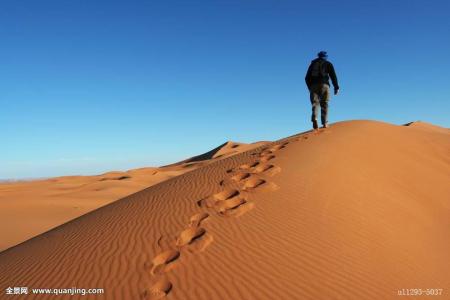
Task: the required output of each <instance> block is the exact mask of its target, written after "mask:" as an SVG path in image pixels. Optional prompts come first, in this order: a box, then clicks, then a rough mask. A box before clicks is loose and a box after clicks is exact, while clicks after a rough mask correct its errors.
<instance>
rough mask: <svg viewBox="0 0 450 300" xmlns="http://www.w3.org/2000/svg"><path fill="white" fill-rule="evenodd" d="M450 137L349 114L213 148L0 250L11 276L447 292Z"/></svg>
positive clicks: (388, 294)
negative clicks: (169, 174)
mask: <svg viewBox="0 0 450 300" xmlns="http://www.w3.org/2000/svg"><path fill="white" fill-rule="evenodd" d="M449 137H450V135H449V130H448V129H444V128H440V127H435V126H433V125H430V124H424V123H420V122H419V123H414V124H410V125H409V126H395V125H390V124H386V123H381V122H374V121H349V122H340V123H336V124H332V126H331V127H330V128H329V129H326V130H322V131H317V132H306V133H303V134H299V135H294V136H291V137H288V138H286V139H282V140H279V141H276V142H274V143H269V144H264V145H260V146H258V147H256V148H253V149H248V150H247V151H244V152H242V153H235V154H234V155H231V156H228V157H227V156H222V157H220V158H219V159H214V155H215V154H216V153H214V154H212V155H211V153H210V154H209V155H207V157H208V161H209V163H205V164H202V165H201V166H199V167H198V168H196V169H195V170H193V171H191V172H186V173H184V174H182V175H179V176H176V177H173V178H171V179H168V180H165V181H162V182H160V183H159V184H156V185H153V186H151V187H149V188H147V189H144V190H142V191H140V192H138V193H135V194H133V195H130V196H128V197H125V198H123V199H121V200H118V201H115V202H113V203H110V204H108V205H106V206H104V207H101V208H99V209H96V210H94V211H91V212H89V213H87V214H85V215H83V216H81V217H79V218H76V219H74V220H72V221H70V222H68V223H66V224H63V225H61V226H59V227H57V228H55V229H53V230H51V231H48V232H46V233H44V234H41V235H39V236H36V237H35V238H33V239H30V240H28V241H27V242H25V243H22V244H20V245H17V246H15V247H12V248H10V249H8V250H6V251H3V252H1V253H0V270H1V272H0V288H1V289H2V290H4V289H5V288H6V287H8V286H28V287H30V288H31V287H33V288H38V287H42V288H45V287H47V288H65V287H73V286H76V287H78V288H104V289H105V294H106V296H105V298H106V299H195V300H202V299H205V300H206V299H398V298H399V296H398V295H397V293H398V290H401V289H411V288H420V289H427V288H428V289H432V288H434V289H443V291H442V295H438V296H430V297H425V296H422V297H421V298H431V299H448V298H449V297H450V280H449V278H450V197H449V196H450V185H449V184H448V183H449V182H450V181H449V179H450V168H449V165H450V156H449V149H450V139H449ZM230 148H231V149H233V148H232V147H230ZM216 152H218V151H216ZM219 155H220V154H219ZM198 161H200V162H202V161H203V162H204V159H199V160H195V159H194V161H191V162H190V163H198ZM185 163H186V162H185ZM185 163H183V164H185ZM171 167H177V166H176V165H175V166H173V165H172V166H171ZM117 176H120V177H121V176H123V175H122V174H113V175H111V177H114V178H116V179H115V180H118V179H117ZM104 182H108V180H106V181H102V183H104ZM39 298H42V299H46V298H52V297H51V295H46V296H41V297H39ZM75 298H77V297H75ZM79 298H85V299H94V298H96V297H95V296H93V295H87V296H84V297H81V296H80V297H79ZM408 298H414V297H408Z"/></svg>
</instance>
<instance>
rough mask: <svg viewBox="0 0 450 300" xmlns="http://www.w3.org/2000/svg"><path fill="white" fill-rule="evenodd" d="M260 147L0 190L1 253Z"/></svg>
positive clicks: (238, 146)
mask: <svg viewBox="0 0 450 300" xmlns="http://www.w3.org/2000/svg"><path fill="white" fill-rule="evenodd" d="M262 144H264V142H258V143H254V144H243V143H234V142H230V141H229V142H226V143H224V144H222V145H220V146H218V147H217V148H215V149H212V150H211V151H209V152H207V153H204V154H202V155H199V156H195V157H191V158H189V159H186V160H183V161H181V162H178V163H175V164H172V165H170V166H163V167H159V168H140V169H134V170H129V171H126V172H117V171H113V172H108V173H105V174H101V175H97V176H64V177H55V178H48V179H45V180H32V181H19V182H8V183H2V184H0V251H2V250H5V249H7V248H9V247H12V246H14V245H17V244H19V243H21V242H23V241H25V240H27V239H29V238H32V237H34V236H36V235H38V234H41V233H43V232H45V231H47V230H50V229H52V228H54V227H56V226H58V225H61V224H63V223H65V222H67V221H70V220H72V219H74V218H76V217H79V216H81V215H84V214H85V213H87V212H89V211H92V210H94V209H97V208H99V207H101V206H104V205H106V204H108V203H111V202H113V201H115V200H118V199H120V198H122V197H125V196H127V195H130V194H133V193H135V192H137V191H140V190H142V189H144V188H147V187H149V186H152V185H154V184H157V183H159V182H162V181H164V180H167V179H169V178H172V177H175V176H178V175H180V174H183V173H185V172H188V171H191V170H194V169H196V168H198V167H200V166H202V165H204V164H208V163H209V162H212V161H215V160H217V159H221V158H225V157H228V156H230V155H233V154H236V153H239V152H242V151H247V150H249V149H252V148H255V147H258V146H260V145H262Z"/></svg>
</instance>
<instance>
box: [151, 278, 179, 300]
mask: <svg viewBox="0 0 450 300" xmlns="http://www.w3.org/2000/svg"><path fill="white" fill-rule="evenodd" d="M171 290H172V283H171V282H170V281H169V280H168V279H167V278H160V279H159V280H158V281H156V283H155V284H153V285H152V286H151V287H150V288H149V289H148V290H146V291H145V292H144V299H148V300H156V299H162V298H164V297H165V296H167V294H168V293H169V292H170V291H171Z"/></svg>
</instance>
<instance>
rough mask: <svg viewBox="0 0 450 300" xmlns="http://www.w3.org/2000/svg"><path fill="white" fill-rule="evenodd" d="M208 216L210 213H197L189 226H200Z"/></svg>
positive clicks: (190, 220)
mask: <svg viewBox="0 0 450 300" xmlns="http://www.w3.org/2000/svg"><path fill="white" fill-rule="evenodd" d="M208 217H209V214H208V213H206V212H204V213H198V214H195V215H193V216H192V217H191V218H190V219H189V226H191V227H198V226H200V224H201V223H202V222H203V221H204V220H205V219H207V218H208Z"/></svg>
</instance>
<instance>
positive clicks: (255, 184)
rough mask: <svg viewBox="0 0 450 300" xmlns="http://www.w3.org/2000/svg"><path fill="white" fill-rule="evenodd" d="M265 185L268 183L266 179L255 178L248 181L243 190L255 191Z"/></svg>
mask: <svg viewBox="0 0 450 300" xmlns="http://www.w3.org/2000/svg"><path fill="white" fill-rule="evenodd" d="M264 183H266V181H265V180H264V179H261V178H256V177H253V178H250V179H248V180H247V181H246V182H245V184H244V187H243V189H244V190H250V189H254V188H257V187H258V186H260V185H262V184H264Z"/></svg>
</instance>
